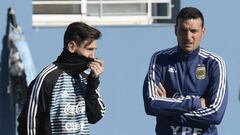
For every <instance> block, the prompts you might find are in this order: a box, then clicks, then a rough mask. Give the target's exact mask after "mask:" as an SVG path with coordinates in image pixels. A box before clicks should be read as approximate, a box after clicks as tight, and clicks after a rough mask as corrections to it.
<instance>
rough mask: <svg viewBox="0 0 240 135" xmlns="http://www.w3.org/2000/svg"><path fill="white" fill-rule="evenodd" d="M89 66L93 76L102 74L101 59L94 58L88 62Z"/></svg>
mask: <svg viewBox="0 0 240 135" xmlns="http://www.w3.org/2000/svg"><path fill="white" fill-rule="evenodd" d="M89 68H90V69H91V70H92V72H93V74H92V75H93V77H95V78H98V77H99V76H100V74H102V72H103V70H104V64H103V61H101V60H99V59H95V60H94V61H92V62H90V63H89Z"/></svg>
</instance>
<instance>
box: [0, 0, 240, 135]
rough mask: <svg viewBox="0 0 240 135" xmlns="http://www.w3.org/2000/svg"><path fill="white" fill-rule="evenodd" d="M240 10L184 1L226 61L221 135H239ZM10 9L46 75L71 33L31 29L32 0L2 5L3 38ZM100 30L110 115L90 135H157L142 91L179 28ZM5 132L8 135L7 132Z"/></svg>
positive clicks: (216, 2) (215, 1)
mask: <svg viewBox="0 0 240 135" xmlns="http://www.w3.org/2000/svg"><path fill="white" fill-rule="evenodd" d="M239 5H240V1H238V0H228V1H226V0H211V1H210V0H182V1H181V7H185V6H194V7H197V8H198V9H200V10H201V11H202V13H203V15H204V18H205V27H206V34H205V36H204V38H203V41H202V42H201V46H202V47H204V48H205V49H208V50H210V51H213V52H215V53H217V54H219V55H220V56H222V57H223V59H224V60H225V62H226V65H227V77H228V85H229V87H228V88H229V89H228V90H229V100H228V106H227V109H226V113H225V116H224V118H223V121H222V123H221V124H220V125H218V130H219V135H237V134H239V121H240V117H239V114H240V109H239V100H238V95H239V89H240V72H239V71H240V62H239V56H238V55H239V50H240V45H239V31H240V27H239V24H240V14H239V12H240V8H239ZM10 6H11V7H13V8H14V10H15V11H16V17H17V22H18V24H19V25H20V26H21V27H22V29H23V31H24V33H25V36H26V39H27V42H28V44H29V47H30V50H31V52H32V57H33V60H34V63H35V66H36V68H37V71H38V72H40V71H41V70H42V68H44V67H45V66H47V65H48V64H49V63H51V62H52V61H54V60H55V59H56V57H57V56H58V55H59V54H60V52H61V51H62V41H63V33H64V30H65V28H42V29H41V28H40V29H34V28H32V26H31V14H32V5H31V0H25V1H24V2H22V1H19V0H1V4H0V36H1V37H3V35H4V34H5V27H6V14H7V8H8V7H10ZM97 28H99V29H100V30H101V31H102V33H103V36H102V38H101V39H100V40H99V41H98V50H97V57H99V58H101V59H103V60H104V63H105V70H104V73H103V75H102V77H101V84H100V88H101V91H100V93H101V96H102V97H103V100H104V103H105V104H106V107H107V110H106V114H105V116H104V118H103V119H102V120H101V121H100V122H98V123H97V124H95V125H91V127H90V130H91V131H90V134H91V135H154V128H155V118H154V117H152V116H148V115H146V114H145V111H144V106H143V98H142V85H143V80H144V77H145V75H146V72H147V68H148V65H149V62H150V57H151V55H152V54H153V53H154V52H155V51H157V50H161V49H165V48H169V47H172V46H174V45H176V44H177V42H176V37H175V34H174V27H173V26H134V27H132V26H118V27H110V26H104V27H97ZM0 49H2V46H0ZM0 92H4V91H3V90H2V91H0ZM0 101H1V99H0ZM1 109H6V108H1ZM1 109H0V111H1ZM0 114H1V113H0ZM5 130H6V131H5ZM1 131H3V132H6V133H7V132H8V131H7V129H4V130H1Z"/></svg>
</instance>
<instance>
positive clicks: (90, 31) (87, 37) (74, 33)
mask: <svg viewBox="0 0 240 135" xmlns="http://www.w3.org/2000/svg"><path fill="white" fill-rule="evenodd" d="M100 37H101V32H100V31H99V30H97V29H96V28H93V27H91V26H89V25H87V24H86V23H83V22H73V23H71V24H69V25H68V27H67V29H66V31H65V33H64V48H66V46H67V44H68V42H70V41H75V42H76V44H77V45H78V46H80V45H81V44H82V43H83V42H85V41H87V44H90V43H91V42H92V41H94V40H97V39H99V38H100Z"/></svg>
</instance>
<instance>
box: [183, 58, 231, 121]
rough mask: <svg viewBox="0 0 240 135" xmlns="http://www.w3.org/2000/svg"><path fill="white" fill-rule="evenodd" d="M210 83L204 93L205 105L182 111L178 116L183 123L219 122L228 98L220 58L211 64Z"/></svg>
mask: <svg viewBox="0 0 240 135" xmlns="http://www.w3.org/2000/svg"><path fill="white" fill-rule="evenodd" d="M211 67H212V70H211V72H210V76H211V79H210V83H209V88H208V90H207V93H206V97H204V98H205V99H206V100H207V107H206V108H200V109H198V110H196V111H191V112H189V113H184V114H182V115H181V116H180V121H181V122H182V123H183V124H187V125H189V124H191V125H192V124H194V123H198V124H220V123H221V121H222V118H223V115H224V113H225V109H226V106H227V100H228V91H227V79H226V78H227V77H226V66H225V63H224V61H223V60H222V59H221V58H219V57H218V58H216V61H215V62H214V64H213V65H212V66H211Z"/></svg>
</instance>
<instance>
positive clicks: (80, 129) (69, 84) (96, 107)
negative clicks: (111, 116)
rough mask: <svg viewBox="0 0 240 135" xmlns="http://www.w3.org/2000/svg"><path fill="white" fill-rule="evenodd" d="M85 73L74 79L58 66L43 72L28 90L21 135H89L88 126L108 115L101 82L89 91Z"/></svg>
mask: <svg viewBox="0 0 240 135" xmlns="http://www.w3.org/2000/svg"><path fill="white" fill-rule="evenodd" d="M87 77H88V75H87V74H86V73H81V74H79V75H75V76H71V75H69V74H67V73H66V72H64V71H63V70H61V69H60V68H59V67H58V66H56V65H55V64H51V65H49V66H47V67H46V68H45V69H43V70H42V71H41V72H40V73H39V74H38V76H37V77H36V79H35V80H33V81H32V83H31V84H30V86H29V90H28V94H27V102H26V105H25V106H24V108H23V110H22V112H21V114H20V116H19V118H18V122H19V126H18V133H19V135H88V134H89V123H96V122H97V121H98V120H100V119H101V118H102V117H103V115H104V112H105V106H104V104H103V102H102V99H101V97H100V95H99V88H98V84H99V79H96V80H93V82H91V83H92V84H93V85H92V86H91V89H93V90H91V91H92V92H91V93H90V94H86V93H87V91H88V90H89V89H88V90H87V86H88V85H87Z"/></svg>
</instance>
